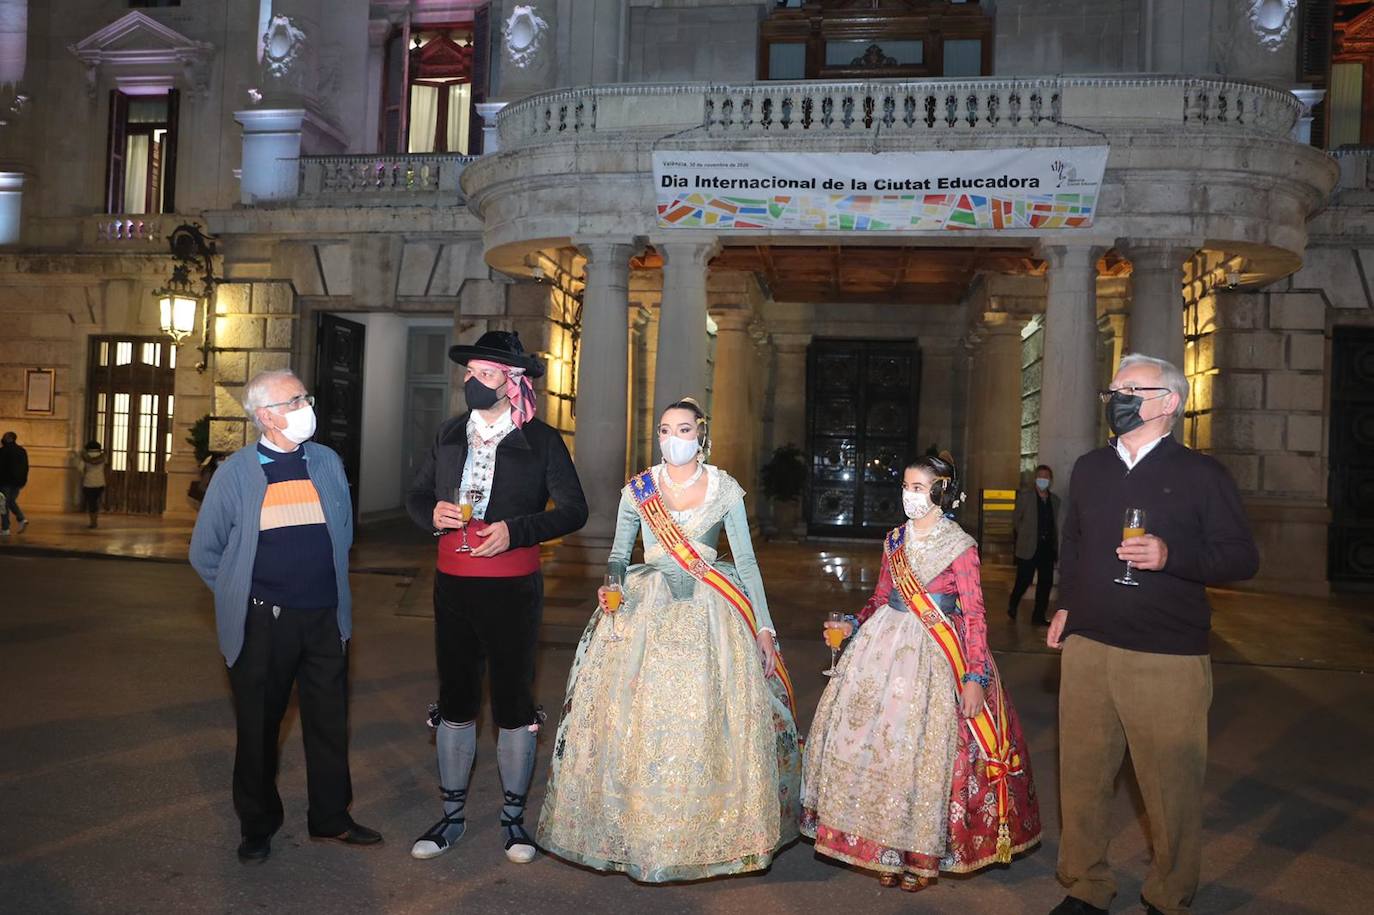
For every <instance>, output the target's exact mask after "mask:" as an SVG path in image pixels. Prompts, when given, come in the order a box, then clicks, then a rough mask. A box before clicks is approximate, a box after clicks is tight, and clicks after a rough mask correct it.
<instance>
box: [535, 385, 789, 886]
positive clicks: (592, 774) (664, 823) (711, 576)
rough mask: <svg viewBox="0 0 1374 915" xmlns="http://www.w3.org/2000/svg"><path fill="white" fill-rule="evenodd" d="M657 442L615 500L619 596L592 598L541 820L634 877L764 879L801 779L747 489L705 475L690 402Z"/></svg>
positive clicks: (548, 834) (590, 856) (544, 829)
mask: <svg viewBox="0 0 1374 915" xmlns="http://www.w3.org/2000/svg"><path fill="white" fill-rule="evenodd" d="M658 440H659V441H658V444H659V450H660V451H661V453H662V455H663V463H661V464H658V465H656V466H654V467H651V468H649V469H648V470H645V471H643V472H641V473H639V474H637V475H636V476H634V477H633V478H631V480H630V482H629V484H628V485H627V486H626V487H625V489H624V490H623V491H622V495H621V499H620V512H619V518H618V519H617V523H616V533H615V542H614V545H613V546H612V548H611V554H610V558H609V560H608V562H607V565H606V571H607V577H608V579H609V581H610V582H611V583H612V584H619V585H620V586H619V588H618V589H617V588H614V587H613V588H611V589H609V590H608V589H607V588H602V589H601V590H600V591H599V592H598V593H597V601H598V605H599V606H598V609H597V610H596V611H595V612H594V613H593V614H592V618H591V621H590V622H589V623H588V624H587V629H586V632H585V633H584V634H583V636H582V641H581V643H580V644H579V645H578V647H577V654H576V655H575V657H574V660H573V666H572V670H571V672H570V673H569V674H568V689H567V699H566V701H565V703H564V705H563V718H562V721H560V722H559V725H558V736H557V739H556V741H555V743H554V751H553V763H552V767H551V771H550V774H549V785H548V790H547V792H546V794H545V796H544V808H543V811H542V813H541V815H540V819H539V842H540V845H541V846H542V847H544V848H545V849H547V850H548V851H549V852H550V853H551V854H554V855H557V856H558V857H560V858H563V859H566V860H568V861H571V862H573V863H575V864H580V865H583V866H584V867H591V868H595V869H597V870H602V871H617V872H621V873H624V874H626V875H628V876H629V877H630V878H631V879H634V880H638V881H642V882H645V883H666V882H671V881H681V880H701V879H705V878H708V877H718V876H722V875H726V874H740V873H746V872H750V871H761V870H764V869H766V868H767V867H768V866H769V864H770V862H771V861H772V860H773V855H774V854H775V852H776V851H777V850H778V849H779V848H780V847H781V846H783V845H785V844H786V843H788V842H791V841H792V840H794V839H795V838H796V837H797V816H798V813H799V810H798V788H799V787H800V780H801V757H800V750H799V746H798V741H797V727H796V715H795V708H794V701H793V698H792V689H791V680H790V679H789V678H788V676H787V668H786V666H785V665H784V664H783V661H782V657H781V655H780V654H779V652H778V646H777V641H776V636H775V634H774V630H773V624H772V621H771V618H770V617H769V615H768V600H767V598H766V597H765V595H764V591H763V579H762V578H761V577H760V575H759V565H758V562H757V561H756V560H755V558H754V548H753V545H752V543H751V542H750V539H749V519H748V516H747V515H746V513H745V508H744V490H743V489H741V488H740V485H739V484H738V483H737V482H735V480H734V479H733V478H732V477H731V476H730V475H729V474H728V473H726V472H725V471H723V470H721V469H719V468H718V467H714V466H711V465H710V464H707V463H706V453H705V447H706V446H707V445H708V442H709V439H708V437H707V429H706V417H705V414H704V412H703V411H702V409H701V406H700V405H699V404H698V403H697V402H696V401H695V400H693V399H691V398H684V399H682V400H680V401H678V402H676V403H674V404H671V405H670V406H669V407H668V408H667V409H666V410H664V411H663V415H662V417H661V418H660V420H659V426H658ZM722 530H724V532H725V536H726V539H727V542H728V543H729V546H730V553H731V555H732V557H733V563H730V562H719V561H717V557H718V553H717V549H718V547H719V540H720V534H721V531H722ZM640 537H642V538H643V542H644V564H643V565H635V566H631V565H630V564H629V562H630V554H631V551H632V550H633V549H634V546H635V541H636V540H637V539H639V538H640ZM622 582H623V584H620V583H622ZM622 597H623V601H622V600H621V598H622Z"/></svg>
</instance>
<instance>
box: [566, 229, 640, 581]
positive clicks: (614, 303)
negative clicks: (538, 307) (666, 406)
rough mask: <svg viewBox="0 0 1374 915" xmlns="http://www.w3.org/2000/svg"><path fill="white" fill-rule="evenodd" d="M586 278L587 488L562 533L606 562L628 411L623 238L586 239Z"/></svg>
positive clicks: (581, 363) (579, 557)
mask: <svg viewBox="0 0 1374 915" xmlns="http://www.w3.org/2000/svg"><path fill="white" fill-rule="evenodd" d="M578 249H579V250H580V251H581V252H582V254H583V256H585V257H586V258H587V265H586V276H587V285H586V288H585V289H584V290H583V293H582V337H581V344H580V349H579V352H578V357H577V359H578V372H577V428H576V432H575V436H574V450H575V458H576V461H577V474H578V477H580V478H581V480H582V489H583V491H584V492H585V493H586V494H587V506H588V508H589V509H590V510H591V515H590V517H588V519H587V525H586V526H585V527H584V528H582V530H581V531H579V532H578V533H577V534H574V535H572V536H571V537H569V538H568V546H569V548H570V549H569V550H568V551H567V552H568V554H569V555H566V556H561V557H560V558H564V559H574V557H575V559H574V561H583V562H587V563H592V564H594V563H597V562H604V561H605V558H606V551H607V549H609V548H610V545H611V539H612V538H613V536H614V534H615V510H616V506H617V505H618V504H619V503H620V488H621V487H622V486H624V485H625V442H626V434H627V430H626V417H627V416H628V410H629V347H630V330H629V323H628V320H627V314H628V310H629V307H630V300H629V295H628V290H629V276H630V257H631V256H632V255H633V254H635V252H636V251H637V250H638V249H637V248H636V247H635V246H634V245H633V244H630V243H629V242H627V241H620V240H613V239H605V240H595V241H585V242H580V243H579V244H578Z"/></svg>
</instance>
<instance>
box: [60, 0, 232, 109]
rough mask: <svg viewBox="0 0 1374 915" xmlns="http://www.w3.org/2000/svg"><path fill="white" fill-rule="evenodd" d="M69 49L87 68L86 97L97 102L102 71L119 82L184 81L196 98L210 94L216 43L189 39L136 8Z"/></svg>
mask: <svg viewBox="0 0 1374 915" xmlns="http://www.w3.org/2000/svg"><path fill="white" fill-rule="evenodd" d="M67 50H69V51H71V53H72V54H74V55H76V58H77V59H78V60H79V61H81V63H82V65H83V66H84V67H85V68H86V94H87V96H88V97H89V98H90V99H91V100H93V101H94V100H95V98H96V97H97V95H98V89H99V86H100V77H101V74H102V73H108V74H110V75H111V76H112V77H113V78H114V80H115V82H116V84H122V83H123V82H129V83H139V84H145V85H152V84H154V83H156V82H158V81H163V82H164V83H165V85H167V86H170V85H171V83H172V81H173V80H174V79H175V78H177V77H180V78H181V80H182V81H183V83H184V84H185V86H186V87H187V88H188V89H189V90H190V91H191V92H193V93H194V94H195V95H196V96H197V97H199V98H207V97H209V94H210V58H211V57H212V56H213V55H214V51H215V47H214V45H212V44H210V43H209V42H204V41H195V40H193V39H190V38H187V37H186V36H185V35H182V34H181V33H180V32H178V31H176V30H175V29H173V28H171V27H170V26H167V25H163V24H162V23H161V22H158V21H157V20H156V19H153V18H151V17H149V16H146V15H144V14H143V13H140V12H139V11H138V10H133V11H132V12H130V13H128V14H126V15H124V16H121V17H120V18H119V19H116V20H115V21H114V22H111V23H110V24H109V25H107V26H105V27H104V28H102V29H99V30H98V31H96V32H94V33H92V34H90V35H88V36H86V37H85V38H83V39H82V40H81V41H78V42H77V43H75V44H72V45H68V46H67Z"/></svg>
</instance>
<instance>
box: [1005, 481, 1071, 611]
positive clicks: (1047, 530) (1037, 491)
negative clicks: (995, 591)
mask: <svg viewBox="0 0 1374 915" xmlns="http://www.w3.org/2000/svg"><path fill="white" fill-rule="evenodd" d="M1034 485H1035V488H1034V489H1021V490H1019V491H1018V492H1017V493H1016V507H1015V508H1014V509H1012V513H1011V527H1012V531H1013V533H1014V536H1015V538H1016V542H1015V547H1014V549H1015V554H1016V584H1014V585H1012V586H1011V601H1010V602H1009V603H1008V604H1007V616H1009V617H1011V618H1012V619H1016V609H1017V605H1018V604H1020V603H1021V598H1022V597H1025V595H1026V589H1027V588H1029V587H1030V584H1031V580H1032V579H1034V580H1035V614H1034V615H1033V616H1032V617H1031V622H1032V623H1034V624H1035V625H1037V626H1048V625H1049V624H1050V621H1049V617H1048V616H1047V615H1046V614H1047V613H1048V611H1049V608H1050V589H1051V588H1053V587H1054V563H1055V561H1056V560H1057V559H1058V558H1059V531H1060V530H1061V528H1062V524H1061V522H1062V520H1063V505H1062V503H1061V502H1060V500H1059V496H1058V495H1056V494H1055V493H1053V492H1051V491H1050V489H1051V487H1053V486H1054V471H1053V470H1051V469H1050V468H1049V465H1048V464H1041V465H1040V466H1039V467H1037V468H1035V484H1034Z"/></svg>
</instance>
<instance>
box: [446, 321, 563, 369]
mask: <svg viewBox="0 0 1374 915" xmlns="http://www.w3.org/2000/svg"><path fill="white" fill-rule="evenodd" d="M448 357H449V358H450V359H452V360H453V361H454V362H456V363H458V364H459V365H467V364H468V362H469V360H472V359H488V360H490V361H492V362H499V363H501V364H502V365H513V366H515V367H516V368H518V369H524V370H525V374H526V375H527V376H529V377H530V378H542V377H544V360H543V359H541V358H540V357H539V356H538V354H536V353H527V352H525V348H524V347H523V346H521V345H520V335H519V334H518V333H516V332H515V331H513V330H489V331H487V332H486V333H485V334H483V335H482V336H480V337H478V338H477V342H476V343H474V344H472V345H471V346H450V347H449V348H448Z"/></svg>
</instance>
